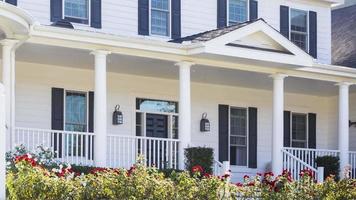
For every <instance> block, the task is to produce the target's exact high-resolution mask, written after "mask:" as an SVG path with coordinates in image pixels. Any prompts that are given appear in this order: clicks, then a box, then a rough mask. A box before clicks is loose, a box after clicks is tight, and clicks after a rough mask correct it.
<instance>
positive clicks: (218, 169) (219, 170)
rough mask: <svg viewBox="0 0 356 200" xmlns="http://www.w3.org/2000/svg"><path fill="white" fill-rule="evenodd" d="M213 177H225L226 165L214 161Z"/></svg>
mask: <svg viewBox="0 0 356 200" xmlns="http://www.w3.org/2000/svg"><path fill="white" fill-rule="evenodd" d="M213 175H214V176H222V175H224V165H223V163H222V162H220V161H217V160H214V164H213Z"/></svg>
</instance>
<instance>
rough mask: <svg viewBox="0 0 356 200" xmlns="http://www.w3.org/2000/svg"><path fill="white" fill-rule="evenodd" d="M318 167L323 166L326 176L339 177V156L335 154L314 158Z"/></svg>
mask: <svg viewBox="0 0 356 200" xmlns="http://www.w3.org/2000/svg"><path fill="white" fill-rule="evenodd" d="M315 162H316V164H317V166H318V167H324V177H325V178H327V177H329V176H331V175H333V176H335V178H336V179H337V180H338V179H339V167H340V162H339V157H335V156H320V157H317V158H316V159H315Z"/></svg>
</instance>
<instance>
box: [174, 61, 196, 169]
mask: <svg viewBox="0 0 356 200" xmlns="http://www.w3.org/2000/svg"><path fill="white" fill-rule="evenodd" d="M176 65H177V66H179V120H178V129H179V139H180V145H179V157H178V158H179V169H184V159H185V158H184V149H185V148H187V147H188V146H189V145H190V142H191V98H190V67H191V66H192V65H193V63H191V62H185V61H184V62H179V63H177V64H176Z"/></svg>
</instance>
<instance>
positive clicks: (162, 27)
mask: <svg viewBox="0 0 356 200" xmlns="http://www.w3.org/2000/svg"><path fill="white" fill-rule="evenodd" d="M168 22H169V12H166V11H159V10H152V12H151V33H152V34H155V35H163V36H168Z"/></svg>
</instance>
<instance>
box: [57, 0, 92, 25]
mask: <svg viewBox="0 0 356 200" xmlns="http://www.w3.org/2000/svg"><path fill="white" fill-rule="evenodd" d="M65 1H66V0H63V1H62V8H63V9H62V16H63V19H65V18H66V15H65V9H66V8H65V3H66V2H65ZM87 1H88V19H85V18H80V17H73V16H72V17H70V16H68V18H72V19H78V20H88V23H80V22H73V21H70V20H69V21H70V22H71V23H74V24H78V25H84V26H90V23H91V21H90V20H91V0H87Z"/></svg>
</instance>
